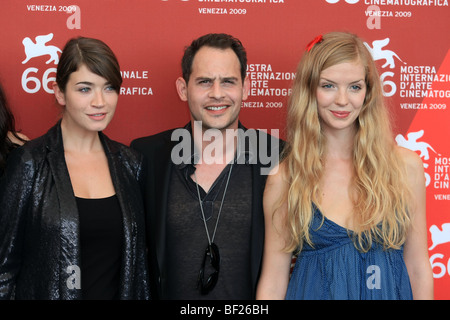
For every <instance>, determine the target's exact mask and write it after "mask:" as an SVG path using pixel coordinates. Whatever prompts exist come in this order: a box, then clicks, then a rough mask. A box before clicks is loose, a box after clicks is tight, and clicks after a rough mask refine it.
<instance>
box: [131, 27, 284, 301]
mask: <svg viewBox="0 0 450 320" xmlns="http://www.w3.org/2000/svg"><path fill="white" fill-rule="evenodd" d="M246 68H247V57H246V52H245V49H244V47H243V46H242V44H241V42H240V41H239V40H238V39H236V38H234V37H232V36H230V35H226V34H207V35H205V36H202V37H200V38H198V39H196V40H194V41H193V42H192V43H191V45H190V46H189V47H188V48H187V49H186V50H185V53H184V56H183V58H182V72H183V76H182V77H180V78H178V79H177V81H176V88H177V92H178V95H179V96H180V99H181V100H183V101H186V102H187V103H188V105H189V110H190V114H191V121H190V123H189V124H187V125H186V126H185V127H184V128H177V129H172V130H168V131H165V132H162V133H159V134H156V135H153V136H149V137H144V138H140V139H136V140H134V141H133V142H132V143H131V146H132V147H133V148H135V149H137V150H138V151H140V152H141V153H143V154H144V155H145V156H146V159H147V164H148V173H147V176H148V178H147V181H146V186H145V195H144V197H145V199H146V211H147V242H148V248H149V265H150V273H151V286H152V297H153V298H157V299H158V298H159V299H224V300H225V299H254V297H255V290H256V284H257V281H258V278H259V274H260V266H261V260H262V252H263V242H264V216H263V209H262V195H263V190H264V185H265V181H266V175H267V174H268V173H269V171H270V169H271V168H272V167H273V166H275V165H276V164H277V163H278V159H279V152H280V148H281V145H282V144H281V141H280V140H278V138H276V137H274V136H271V135H268V134H266V133H264V132H262V131H259V130H251V129H250V130H247V129H246V128H245V127H243V126H242V124H241V123H240V122H239V112H240V109H241V104H242V101H243V100H245V99H247V97H248V92H249V88H250V83H249V79H248V78H247V77H246Z"/></svg>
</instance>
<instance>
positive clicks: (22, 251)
mask: <svg viewBox="0 0 450 320" xmlns="http://www.w3.org/2000/svg"><path fill="white" fill-rule="evenodd" d="M121 83H122V78H121V76H120V69H119V64H118V61H117V59H116V57H115V55H114V53H113V52H112V51H111V49H110V48H109V47H108V46H107V45H106V44H105V43H103V42H102V41H100V40H96V39H91V38H76V39H72V40H70V41H69V42H68V43H67V44H66V46H65V47H64V50H63V52H62V54H61V58H60V62H59V64H58V68H57V74H56V81H55V84H54V86H53V89H54V91H55V96H56V100H57V101H58V103H59V104H60V105H61V106H62V108H63V112H62V118H61V120H60V121H58V123H57V124H56V125H55V126H54V127H52V128H51V129H50V130H49V131H48V132H47V133H46V134H45V135H44V136H42V137H40V138H37V139H35V140H32V141H30V142H28V143H27V144H25V145H24V146H23V147H22V148H18V149H16V150H14V151H13V152H12V153H11V154H10V156H9V157H8V169H7V171H6V172H5V176H4V178H5V179H3V180H2V182H1V184H0V201H1V202H0V205H1V206H2V211H1V214H0V235H2V238H0V241H1V243H0V297H1V298H4V299H10V298H12V297H14V298H15V299H96V300H100V299H102V300H103V299H108V300H112V299H148V298H149V290H148V280H147V277H148V275H147V269H146V268H147V267H146V257H145V254H146V250H145V240H144V221H143V219H144V215H143V203H142V198H141V197H142V195H141V181H142V179H143V174H144V172H143V166H142V161H143V159H142V156H141V155H140V154H138V153H136V152H135V151H133V150H131V149H130V148H128V147H126V146H124V145H122V144H120V143H118V142H115V141H112V140H110V139H109V138H108V137H106V136H105V135H104V134H103V133H102V130H104V129H105V128H106V127H107V125H108V124H109V122H110V121H111V119H112V117H113V115H114V111H115V109H116V105H117V101H118V97H119V90H120V86H121Z"/></svg>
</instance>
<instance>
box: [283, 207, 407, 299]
mask: <svg viewBox="0 0 450 320" xmlns="http://www.w3.org/2000/svg"><path fill="white" fill-rule="evenodd" d="M314 209H315V210H314V217H313V222H312V225H311V228H310V233H311V240H312V243H313V244H314V248H312V247H311V246H309V245H308V244H307V243H304V245H303V249H302V251H301V253H300V254H299V256H298V258H297V261H296V263H295V266H294V269H293V271H292V275H291V278H290V281H289V285H288V289H287V293H286V299H287V300H303V299H311V300H381V299H389V300H399V299H401V300H408V299H412V291H411V285H410V281H409V276H408V272H407V270H406V265H405V263H404V260H403V249H401V250H392V249H390V250H387V251H384V250H383V248H382V246H380V245H379V244H374V245H373V246H372V248H371V249H370V250H369V251H368V252H366V253H363V252H360V251H358V250H357V249H356V247H355V245H354V243H353V241H352V239H351V237H350V236H349V233H348V230H347V229H345V228H343V227H341V226H339V225H338V224H336V223H334V222H333V221H331V220H329V219H327V218H326V217H324V216H323V215H322V213H321V212H320V211H319V210H318V209H317V207H315V206H314ZM322 218H323V224H322Z"/></svg>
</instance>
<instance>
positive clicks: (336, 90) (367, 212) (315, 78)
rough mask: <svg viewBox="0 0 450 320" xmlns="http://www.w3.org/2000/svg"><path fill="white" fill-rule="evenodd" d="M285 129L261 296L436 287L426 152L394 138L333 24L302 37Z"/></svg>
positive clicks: (404, 293) (374, 78) (382, 293)
mask: <svg viewBox="0 0 450 320" xmlns="http://www.w3.org/2000/svg"><path fill="white" fill-rule="evenodd" d="M287 140H288V141H287V142H288V146H287V149H286V152H285V157H284V160H283V161H282V163H281V164H280V166H279V170H278V172H277V173H276V174H274V175H271V176H269V179H268V181H267V185H266V189H265V194H264V211H265V221H266V241H265V248H264V260H263V268H262V275H261V278H260V281H259V284H258V291H257V298H258V299H412V298H415V299H432V298H433V282H432V281H433V280H432V279H433V278H432V271H431V266H430V263H429V260H428V252H427V233H426V218H425V181H424V172H423V164H422V162H421V160H420V158H419V157H418V155H417V154H416V153H414V152H412V151H409V150H406V149H403V148H400V147H398V146H397V145H396V144H395V142H394V139H393V134H392V130H391V127H390V119H389V115H388V111H387V108H386V106H385V104H384V101H383V95H382V90H381V84H380V81H379V75H378V73H377V70H376V66H375V64H374V62H373V59H372V57H371V56H370V53H369V52H368V51H367V49H366V48H365V46H364V44H363V42H362V41H361V39H359V38H358V37H357V36H355V35H352V34H349V33H340V32H333V33H329V34H326V35H324V36H323V37H322V36H319V37H317V38H316V39H314V40H313V42H312V43H310V45H309V46H308V47H307V51H306V52H305V54H304V56H303V58H302V59H301V61H300V63H299V66H298V69H297V75H296V79H295V82H294V84H293V91H292V96H291V100H290V103H289V112H288V116H287ZM293 253H294V254H298V257H297V260H296V264H295V267H294V269H293V271H292V274H290V265H291V258H292V254H293Z"/></svg>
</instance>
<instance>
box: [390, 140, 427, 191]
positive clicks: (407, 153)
mask: <svg viewBox="0 0 450 320" xmlns="http://www.w3.org/2000/svg"><path fill="white" fill-rule="evenodd" d="M397 151H398V154H399V156H400V157H401V159H402V160H403V163H404V164H405V166H406V172H407V175H408V177H409V179H410V180H412V181H414V180H416V181H417V179H418V180H419V181H420V183H422V179H423V178H424V174H425V173H424V167H423V161H422V159H421V158H420V156H419V155H418V154H417V153H416V152H415V151H412V150H409V149H406V148H404V147H400V146H398V147H397Z"/></svg>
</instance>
